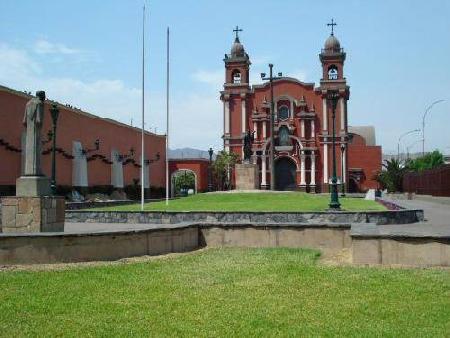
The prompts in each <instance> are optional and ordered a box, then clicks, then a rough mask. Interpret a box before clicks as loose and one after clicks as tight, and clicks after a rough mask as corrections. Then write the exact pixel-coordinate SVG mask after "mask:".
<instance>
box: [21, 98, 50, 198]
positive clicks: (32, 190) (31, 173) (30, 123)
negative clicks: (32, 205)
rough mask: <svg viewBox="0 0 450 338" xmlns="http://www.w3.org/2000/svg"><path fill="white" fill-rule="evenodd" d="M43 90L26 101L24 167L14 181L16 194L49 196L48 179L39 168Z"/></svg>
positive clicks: (42, 120)
mask: <svg viewBox="0 0 450 338" xmlns="http://www.w3.org/2000/svg"><path fill="white" fill-rule="evenodd" d="M44 101H45V92H44V91H38V92H36V97H34V98H32V99H31V100H30V101H28V102H27V105H26V107H25V114H24V116H23V124H24V126H25V127H26V138H25V149H22V151H24V152H25V168H24V171H23V173H24V174H23V176H21V177H19V178H18V179H17V181H16V195H17V196H50V195H51V190H50V179H49V178H48V177H45V176H44V174H43V173H42V169H41V152H42V150H41V148H42V140H41V130H42V123H43V122H44Z"/></svg>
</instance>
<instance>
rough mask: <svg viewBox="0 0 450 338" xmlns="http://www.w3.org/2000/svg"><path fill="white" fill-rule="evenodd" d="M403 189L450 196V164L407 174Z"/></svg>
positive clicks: (423, 193) (424, 193)
mask: <svg viewBox="0 0 450 338" xmlns="http://www.w3.org/2000/svg"><path fill="white" fill-rule="evenodd" d="M403 190H404V191H407V192H414V193H417V194H422V195H433V196H448V197H450V165H443V166H442V167H439V168H435V169H430V170H425V171H423V172H420V173H413V172H410V173H407V174H405V176H404V178H403Z"/></svg>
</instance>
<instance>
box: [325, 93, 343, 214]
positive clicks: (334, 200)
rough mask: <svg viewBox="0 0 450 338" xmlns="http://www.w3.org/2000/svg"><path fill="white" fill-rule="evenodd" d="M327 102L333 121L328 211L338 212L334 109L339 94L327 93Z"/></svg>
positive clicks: (339, 205) (339, 206)
mask: <svg viewBox="0 0 450 338" xmlns="http://www.w3.org/2000/svg"><path fill="white" fill-rule="evenodd" d="M328 100H329V101H330V102H331V108H332V116H331V117H332V120H333V138H332V147H333V176H332V177H331V200H330V204H329V206H330V209H333V210H339V209H340V208H341V204H340V203H339V196H338V188H337V177H336V107H337V103H338V100H339V92H338V91H336V90H333V91H330V92H329V93H328Z"/></svg>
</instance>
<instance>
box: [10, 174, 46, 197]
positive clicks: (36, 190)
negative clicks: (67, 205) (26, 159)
mask: <svg viewBox="0 0 450 338" xmlns="http://www.w3.org/2000/svg"><path fill="white" fill-rule="evenodd" d="M16 195H17V196H27V197H33V196H50V195H51V189H50V179H49V178H48V177H45V176H21V177H19V178H18V179H17V180H16Z"/></svg>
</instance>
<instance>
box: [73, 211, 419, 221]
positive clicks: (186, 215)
mask: <svg viewBox="0 0 450 338" xmlns="http://www.w3.org/2000/svg"><path fill="white" fill-rule="evenodd" d="M423 219H424V215H423V210H387V211H366V212H347V211H340V212H280V213H276V212H156V211H155V212H126V211H88V210H87V211H78V210H73V211H67V212H66V222H83V223H84V222H87V223H141V224H177V223H183V222H189V223H192V222H230V223H233V222H234V223H242V222H250V223H260V222H268V223H271V222H272V223H304V222H313V223H375V224H407V223H414V222H420V221H423Z"/></svg>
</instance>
